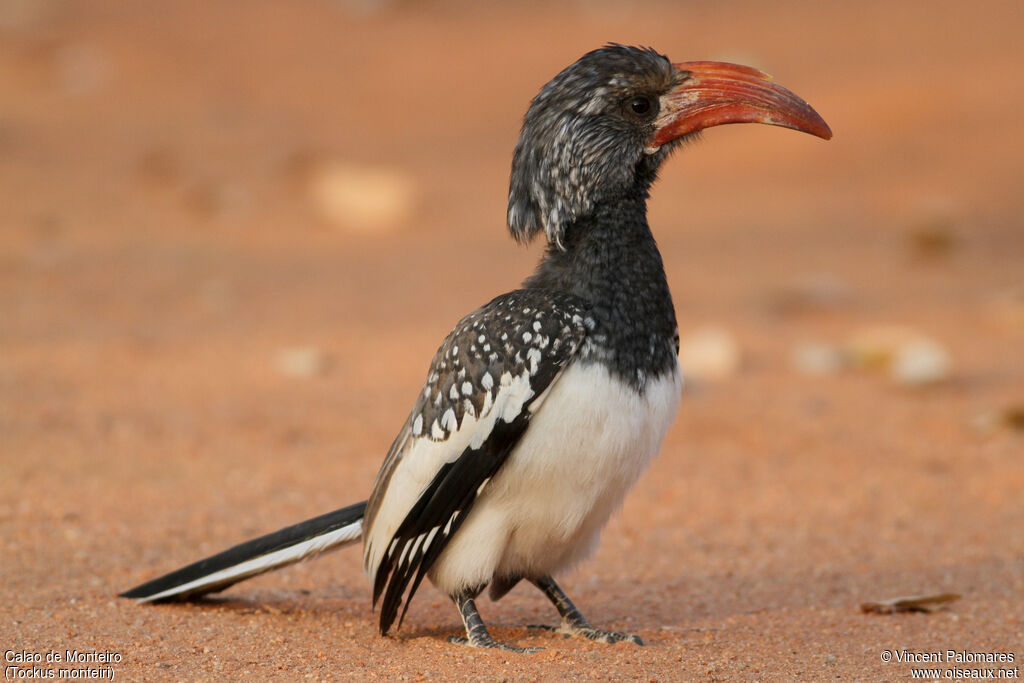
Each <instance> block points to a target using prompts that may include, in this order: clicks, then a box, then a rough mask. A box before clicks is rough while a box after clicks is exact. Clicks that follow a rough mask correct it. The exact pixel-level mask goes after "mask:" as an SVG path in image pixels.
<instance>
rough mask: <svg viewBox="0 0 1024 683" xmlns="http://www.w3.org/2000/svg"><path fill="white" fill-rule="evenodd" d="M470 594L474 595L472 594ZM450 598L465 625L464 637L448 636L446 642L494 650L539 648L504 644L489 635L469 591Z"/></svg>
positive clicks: (517, 650)
mask: <svg viewBox="0 0 1024 683" xmlns="http://www.w3.org/2000/svg"><path fill="white" fill-rule="evenodd" d="M477 593H479V591H477ZM472 595H475V593H474V594H472ZM452 600H454V601H455V606H456V607H458V608H459V614H461V615H462V623H463V624H464V625H465V627H466V637H465V638H460V637H458V636H450V637H449V638H448V642H451V643H460V644H462V645H469V646H470V647H488V648H494V649H496V650H509V651H510V652H527V653H529V652H537V650H538V649H539V648H535V647H515V646H513V645H506V644H505V643H501V642H498V641H497V640H495V639H494V638H493V637H491V634H490V632H488V630H487V627H486V626H484V620H483V619H481V618H480V612H478V611H477V609H476V603H475V602H473V598H472V597H471V594H470V593H459V594H458V595H455V596H452Z"/></svg>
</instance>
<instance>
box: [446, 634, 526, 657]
mask: <svg viewBox="0 0 1024 683" xmlns="http://www.w3.org/2000/svg"><path fill="white" fill-rule="evenodd" d="M448 642H449V643H456V644H458V645H467V646H469V647H482V648H488V649H491V650H505V651H506V652H519V653H523V654H533V653H534V652H540V651H541V650H542V649H543V648H539V647H516V646H515V645H508V644H506V643H502V642H499V641H497V640H495V639H494V638H491V637H487V638H474V639H473V640H470V639H469V638H463V637H462V636H448Z"/></svg>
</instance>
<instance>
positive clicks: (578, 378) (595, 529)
mask: <svg viewBox="0 0 1024 683" xmlns="http://www.w3.org/2000/svg"><path fill="white" fill-rule="evenodd" d="M726 123H766V124H771V125H776V126H785V127H787V128H793V129H796V130H798V131H803V132H805V133H810V134H811V135H816V136H818V137H820V138H824V139H829V138H830V137H831V135H832V133H831V131H830V130H829V127H828V125H827V124H826V123H825V122H824V120H822V118H821V117H820V116H819V115H818V114H817V112H815V111H814V110H813V109H812V108H811V107H810V106H809V105H808V104H807V103H806V102H804V101H803V100H802V99H800V98H799V97H797V96H796V95H794V94H793V93H791V92H790V91H789V90H786V89H785V88H783V87H781V86H779V85H777V84H775V83H774V82H773V81H772V80H771V78H770V77H769V76H767V75H765V74H763V73H761V72H760V71H758V70H756V69H752V68H749V67H745V66H738V65H735V64H726V63H719V62H706V61H698V62H683V63H678V64H673V63H672V62H670V61H669V60H668V59H667V58H666V57H664V56H663V55H661V54H659V53H657V52H655V51H654V50H652V49H649V48H638V47H627V46H623V45H618V44H609V45H606V46H605V47H602V48H600V49H597V50H594V51H592V52H589V53H587V54H585V55H584V56H583V57H581V58H580V59H579V60H577V61H576V62H575V63H573V64H572V65H571V66H569V67H568V68H566V69H565V70H563V71H562V72H561V73H559V74H558V75H557V76H555V77H554V78H553V79H552V80H551V81H550V82H549V83H548V84H547V85H545V86H544V87H543V88H542V89H541V90H540V93H539V94H538V95H537V96H536V97H534V98H533V101H532V103H531V105H530V108H529V110H528V111H527V113H526V117H525V119H524V122H523V126H522V131H521V133H520V136H519V141H518V143H517V144H516V147H515V153H514V156H513V160H512V172H511V183H510V189H509V199H508V216H507V220H508V228H509V230H510V231H511V233H512V236H513V237H514V238H515V239H516V240H517V241H518V242H520V243H528V242H530V241H531V240H532V239H533V238H534V237H536V236H537V235H538V234H540V233H543V234H544V235H545V237H546V241H547V248H546V250H545V251H544V255H543V257H542V258H541V260H540V263H539V265H538V266H537V269H536V271H535V272H534V273H533V274H532V275H531V276H530V277H528V278H527V279H526V281H525V282H524V283H523V285H522V287H521V288H520V289H517V290H515V291H512V292H509V293H507V294H502V295H501V296H498V297H496V298H495V299H493V300H492V301H490V303H487V304H485V305H484V306H482V307H481V308H478V309H477V310H476V311H474V312H472V313H470V314H469V315H468V316H466V317H465V318H463V319H462V320H460V321H459V322H458V323H457V324H456V325H455V328H454V329H453V330H452V332H451V333H450V334H449V335H448V336H447V338H445V340H444V341H443V342H442V344H441V347H440V349H438V351H437V353H436V355H435V356H434V359H433V361H432V362H431V364H430V368H429V370H428V371H427V378H426V383H425V384H424V386H423V388H422V390H421V391H420V393H419V396H418V398H417V400H416V403H415V405H414V406H413V408H412V412H411V413H410V414H409V416H408V418H406V420H405V424H403V425H402V428H401V430H400V431H399V432H398V436H397V437H396V438H395V440H394V443H392V445H391V449H390V450H389V451H388V454H387V457H386V458H385V459H384V464H383V466H382V467H381V469H380V473H379V474H378V475H377V480H376V483H375V484H374V486H373V491H372V493H371V494H370V497H369V500H367V501H365V502H362V503H358V504H356V505H352V506H349V507H346V508H342V509H340V510H336V511H334V512H331V513H328V514H326V515H323V516H321V517H316V518H314V519H311V520H308V521H306V522H302V523H300V524H297V525H294V526H290V527H287V528H285V529H281V530H280V531H277V532H275V533H272V534H269V535H267V536H263V537H261V538H257V539H255V540H252V541H249V542H247V543H243V544H241V545H238V546H235V547H234V548H231V549H229V550H226V551H224V552H222V553H220V554H218V555H214V556H212V557H209V558H207V559H204V560H201V561H199V562H196V563H195V564H192V565H189V566H187V567H184V568H182V569H179V570H177V571H175V572H172V573H170V574H167V575H165V576H162V577H160V578H157V579H154V580H152V581H149V582H147V583H144V584H142V585H140V586H138V587H136V588H133V589H131V590H129V591H127V592H125V593H123V594H122V595H123V596H125V597H130V598H138V599H139V600H140V601H159V600H168V599H182V598H190V597H195V596H199V595H203V594H206V593H212V592H216V591H220V590H223V589H224V588H226V587H228V586H230V585H232V584H234V583H236V582H238V581H241V580H243V579H245V578H248V577H250V576H255V575H257V574H260V573H263V572H266V571H269V570H271V569H275V568H277V567H281V566H284V565H286V564H290V563H293V562H297V561H299V560H301V559H304V558H306V557H310V556H312V555H314V554H317V553H321V552H324V551H326V550H329V549H331V548H335V547H340V546H343V545H346V544H349V543H353V542H355V541H357V540H359V538H362V539H363V541H364V551H363V552H364V555H363V564H364V569H365V571H366V573H367V575H368V576H369V577H370V579H371V580H372V583H373V604H374V605H376V604H377V603H378V602H379V603H380V632H381V633H382V634H386V633H387V632H388V630H389V629H390V628H391V627H392V626H393V625H394V624H395V622H396V619H397V621H398V625H399V626H400V625H401V622H402V618H403V617H404V616H405V612H406V610H407V609H408V607H409V603H410V600H411V599H412V596H413V594H414V593H415V592H416V589H417V588H418V587H419V585H420V583H421V582H422V581H423V579H424V578H425V577H426V578H429V579H430V581H431V582H432V583H433V584H434V585H435V586H436V587H437V588H438V589H440V590H441V591H442V592H443V593H445V594H446V595H448V596H449V597H450V598H451V599H452V600H453V601H454V603H455V605H456V606H457V607H458V610H459V613H460V614H461V616H462V620H463V623H464V625H465V629H466V637H465V638H454V637H453V638H452V640H454V641H458V642H464V643H468V644H469V645H472V646H476V647H490V648H503V649H509V650H517V651H521V650H522V648H516V647H513V646H510V645H506V644H503V643H500V642H498V641H496V640H494V639H493V638H492V637H491V635H490V633H488V631H487V628H486V627H485V625H484V623H483V621H482V620H481V618H480V614H479V612H478V611H477V607H476V604H475V602H474V600H475V599H476V597H477V596H478V595H479V594H480V593H481V592H482V591H483V589H484V588H486V587H488V586H489V587H490V596H491V598H492V599H494V600H497V599H499V598H501V597H502V596H503V595H504V594H505V593H507V592H508V591H509V590H510V589H511V588H512V587H513V586H515V585H516V584H517V583H518V582H519V581H521V580H523V579H525V580H527V581H529V582H530V583H532V584H534V585H535V586H536V587H537V588H539V589H540V590H541V591H542V592H543V593H544V594H545V595H546V596H547V597H548V598H549V599H550V600H551V602H552V603H554V606H555V607H556V608H557V610H558V613H559V614H560V615H561V618H562V619H561V625H560V626H559V627H558V630H559V631H560V632H563V633H566V634H571V635H579V636H583V637H586V638H590V639H593V640H600V641H605V642H617V641H622V640H628V641H632V642H634V643H637V644H642V643H641V641H640V639H639V638H638V637H636V636H634V635H629V634H625V633H617V632H613V631H606V630H603V629H600V628H596V627H593V626H591V625H590V624H589V623H588V622H587V620H586V619H585V618H584V617H583V615H582V614H581V613H580V612H579V610H577V609H576V607H575V606H574V605H573V603H572V602H571V601H570V600H569V598H568V597H567V596H566V595H565V593H563V592H562V590H561V589H560V588H559V587H558V584H556V583H555V581H554V579H553V578H552V576H553V575H554V574H556V573H558V572H561V571H564V570H566V569H568V568H570V567H572V566H573V565H575V564H577V563H579V562H580V561H581V560H583V559H584V558H586V557H587V556H588V555H590V554H591V553H592V552H593V550H594V548H595V546H596V545H597V541H598V536H599V534H600V531H601V529H602V527H603V526H604V525H605V523H606V522H607V521H608V518H609V517H610V515H611V514H612V512H613V511H614V510H615V509H616V508H617V507H619V506H620V504H621V503H622V500H623V498H624V496H625V494H626V492H627V491H628V490H629V489H630V488H631V487H632V486H633V484H634V483H635V482H636V480H637V478H638V477H639V476H640V474H641V472H642V471H643V470H644V469H645V468H646V467H647V465H648V463H649V462H650V461H651V458H652V457H653V456H654V455H655V454H656V453H657V452H658V450H659V449H660V447H661V443H662V440H663V439H664V437H665V433H666V431H667V430H668V428H669V425H670V424H671V422H672V420H673V418H674V415H675V412H676V408H677V406H678V403H679V400H680V393H681V387H682V379H681V376H680V371H679V364H678V361H677V355H678V350H679V332H678V327H677V325H676V316H675V311H674V309H673V305H672V296H671V294H670V293H669V288H668V283H667V281H666V277H665V271H664V268H663V266H662V260H661V254H660V253H659V251H658V248H657V245H656V244H655V241H654V238H653V237H652V235H651V231H650V228H649V227H648V224H647V197H648V192H649V189H650V187H651V184H652V183H653V182H654V180H655V177H656V175H657V172H658V168H659V167H660V166H661V164H662V162H664V161H665V159H666V158H667V157H668V156H669V154H670V153H671V152H672V150H674V149H675V148H676V147H677V146H679V145H680V143H681V142H682V141H683V140H686V139H688V138H691V137H693V136H694V135H695V134H696V133H697V132H698V131H700V130H702V129H704V128H709V127H711V126H718V125H722V124H726Z"/></svg>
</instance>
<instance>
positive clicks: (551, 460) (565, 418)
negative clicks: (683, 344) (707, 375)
mask: <svg viewBox="0 0 1024 683" xmlns="http://www.w3.org/2000/svg"><path fill="white" fill-rule="evenodd" d="M681 390H682V379H681V377H680V374H679V370H678V367H677V368H676V369H675V371H674V372H672V373H669V374H667V375H664V376H662V377H661V378H659V379H657V380H652V381H649V382H648V383H647V387H646V390H645V392H644V393H643V395H640V394H638V393H637V392H636V391H635V390H634V389H633V388H631V387H630V386H628V385H626V384H624V383H623V382H621V381H620V380H618V379H617V378H615V377H613V376H611V375H610V374H609V372H608V371H607V370H606V369H605V368H604V366H602V365H600V364H597V363H590V364H580V363H574V364H573V365H571V366H570V367H568V368H566V370H565V371H564V373H563V375H562V376H561V377H559V378H558V380H557V382H556V383H555V385H554V386H552V387H551V388H550V390H549V392H548V395H547V396H545V397H543V399H544V400H543V403H542V404H541V406H540V408H539V409H537V411H536V415H534V417H533V418H532V420H531V423H530V426H529V428H528V429H527V430H526V434H525V435H524V436H523V439H522V441H521V442H520V443H519V445H518V446H516V449H515V450H514V451H513V452H512V453H511V455H510V456H509V459H508V461H507V462H506V463H505V464H504V465H503V466H502V468H501V470H500V471H499V472H498V474H497V475H496V476H495V477H494V479H493V480H492V481H491V482H490V484H489V485H488V486H487V488H485V489H484V491H483V493H482V494H481V496H480V498H479V499H478V500H477V501H476V504H475V505H474V507H473V510H472V511H471V512H470V514H469V516H468V517H467V518H466V521H465V522H464V523H463V525H462V527H461V528H460V529H459V531H458V533H457V534H455V537H454V538H453V539H452V541H451V542H450V544H449V545H448V547H447V548H446V549H445V551H444V552H443V553H442V554H441V556H440V557H439V558H438V561H437V563H436V564H435V565H434V567H433V568H432V570H431V572H430V578H431V580H432V581H433V582H434V583H435V584H436V585H437V586H438V588H440V589H441V590H442V591H445V592H446V593H449V594H453V593H455V592H456V591H458V590H460V589H463V588H471V587H476V586H480V585H483V584H484V583H487V582H488V581H490V580H491V577H492V576H494V575H495V574H497V575H499V576H508V577H518V576H526V577H539V576H544V575H547V574H552V573H555V572H558V571H559V570H562V569H566V568H568V567H569V566H571V565H573V564H574V563H576V562H578V561H580V560H582V559H584V558H585V557H587V556H588V555H589V554H590V553H591V552H592V551H593V549H594V547H595V546H596V543H597V538H598V534H599V532H600V530H601V528H602V527H603V526H604V525H605V523H606V522H607V521H608V518H609V517H610V516H611V514H612V512H614V511H615V509H616V508H618V507H619V505H621V503H622V500H623V498H624V497H625V495H626V492H627V491H629V489H630V488H631V487H632V486H633V484H634V483H636V480H637V478H638V477H639V476H640V474H641V473H642V472H643V470H644V469H645V468H646V467H647V465H648V464H649V463H650V461H651V458H652V457H654V455H655V454H656V453H657V452H658V450H659V449H660V448H661V443H662V441H663V439H664V438H665V433H666V432H667V431H668V428H669V426H670V425H671V424H672V421H673V419H674V418H675V414H676V409H677V408H678V405H679V398H680V392H681Z"/></svg>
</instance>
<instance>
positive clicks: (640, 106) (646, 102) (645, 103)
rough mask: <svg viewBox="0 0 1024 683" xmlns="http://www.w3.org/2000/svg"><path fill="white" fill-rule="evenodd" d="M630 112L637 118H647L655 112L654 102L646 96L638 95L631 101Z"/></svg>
mask: <svg viewBox="0 0 1024 683" xmlns="http://www.w3.org/2000/svg"><path fill="white" fill-rule="evenodd" d="M629 111H630V112H632V113H633V114H634V115H636V116H640V117H643V118H647V117H648V116H649V115H650V114H651V112H652V111H654V102H653V101H652V100H651V98H650V97H647V96H646V95H638V96H636V97H634V98H633V99H631V100H630V101H629Z"/></svg>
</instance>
